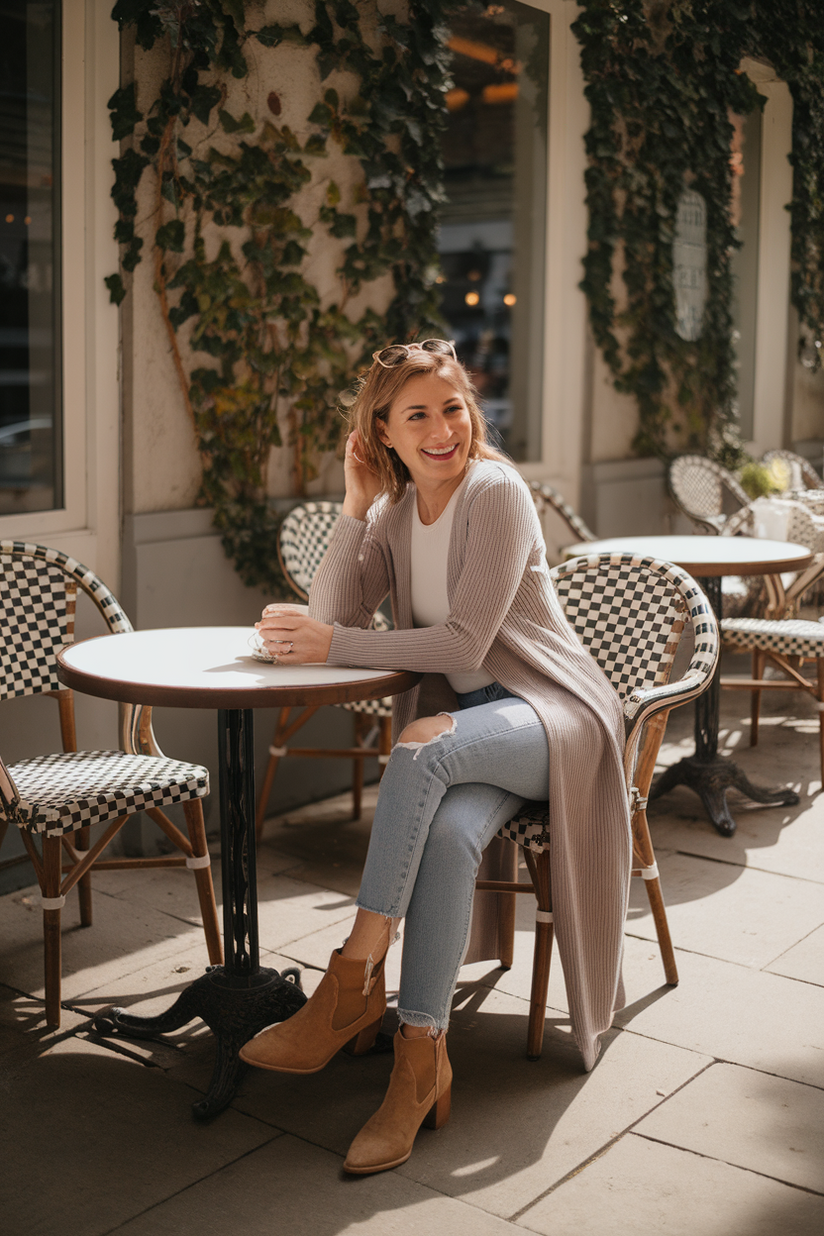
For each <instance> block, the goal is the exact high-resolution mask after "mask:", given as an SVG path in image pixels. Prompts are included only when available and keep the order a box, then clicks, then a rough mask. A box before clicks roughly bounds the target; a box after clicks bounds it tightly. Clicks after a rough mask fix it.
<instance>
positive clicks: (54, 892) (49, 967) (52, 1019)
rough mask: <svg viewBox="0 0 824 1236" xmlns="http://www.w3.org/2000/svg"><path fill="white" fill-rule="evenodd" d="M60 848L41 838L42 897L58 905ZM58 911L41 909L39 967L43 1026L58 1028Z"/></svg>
mask: <svg viewBox="0 0 824 1236" xmlns="http://www.w3.org/2000/svg"><path fill="white" fill-rule="evenodd" d="M62 856H63V846H62V843H61V841H60V838H59V837H47V836H45V834H44V836H43V883H42V885H41V893H42V895H43V897H45V898H49V899H50V900H52V901H56V902H59V901H60V880H61V868H62ZM60 916H61V911H60V909H59V908H58V909H46V908H45V907H44V909H43V965H44V980H45V987H46V1025H48V1026H54V1027H58V1026H59V1025H60V977H61V971H62V956H61V943H62V941H61V937H60Z"/></svg>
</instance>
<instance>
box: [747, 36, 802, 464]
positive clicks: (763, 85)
mask: <svg viewBox="0 0 824 1236" xmlns="http://www.w3.org/2000/svg"><path fill="white" fill-rule="evenodd" d="M741 67H742V68H743V69H744V70H745V72H746V74H747V76H748V77H749V78H750V80H751V81H753V82H754V83H755V85H756V86H757V87H758V91H759V94H762V95H765V96H766V99H767V102H766V104H765V105H764V112H763V119H762V122H761V177H760V185H759V195H760V201H759V213H758V292H757V299H756V318H755V388H754V389H755V398H754V401H753V430H752V433H753V440H752V442H751V443H750V444H749V446H750V449H751V450H752V452H753V454H756V455H760V454H762V453H763V452H764V451H766V450H770V449H772V448H775V447H781V446H783V445H784V423H785V404H786V401H787V365H788V363H789V362H790V361H791V360H792V358H791V357H790V356H789V349H788V330H787V314H788V312H789V300H790V246H791V234H790V214H789V211H788V210H787V209H786V205H787V203H788V202H789V201H790V200H791V199H792V193H793V171H792V167H791V165H790V162H789V159H788V158H787V156H788V155H789V153H790V151H791V150H792V141H793V103H792V95H791V94H790V91H789V87H788V86H787V84H786V82H783V81H780V80H779V78H778V77H777V76H776V74H775V71H774V69H772V68H771V67H770V66H769V65H766V64H763V63H761V62H760V61H756V60H749V59H746V60H744V61H743V62H742V66H741Z"/></svg>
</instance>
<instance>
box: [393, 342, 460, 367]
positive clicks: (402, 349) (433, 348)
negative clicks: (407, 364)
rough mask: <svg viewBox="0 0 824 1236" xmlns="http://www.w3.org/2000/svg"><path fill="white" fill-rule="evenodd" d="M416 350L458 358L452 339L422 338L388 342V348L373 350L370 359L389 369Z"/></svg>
mask: <svg viewBox="0 0 824 1236" xmlns="http://www.w3.org/2000/svg"><path fill="white" fill-rule="evenodd" d="M416 351H417V352H435V353H437V354H439V355H440V356H451V357H452V358H453V360H457V359H458V354H457V352H456V351H455V344H454V341H453V340H451V339H424V341H423V343H390V345H389V347H388V348H380V349H379V350H378V351H377V352H373V353H372V360H375V361H377V362H378V364H379V365H383V367H384V369H391V368H392V366H393V365H399V364H400V363H401V361H405V360H406V359H407V357H408V356H411V355H414V353H415V352H416Z"/></svg>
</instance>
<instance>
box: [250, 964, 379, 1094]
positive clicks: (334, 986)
mask: <svg viewBox="0 0 824 1236" xmlns="http://www.w3.org/2000/svg"><path fill="white" fill-rule="evenodd" d="M384 961H385V958H384V957H382V958H381V959H380V961H378V962H376V963H374V965H373V964H372V963H371V962H370V961H364V960H363V959H362V958H361V959H358V958H349V957H342V956H341V954H340V952H339V951H338V950H337V949H336V950H335V952H334V953H333V954H332V956H331V958H330V960H329V968H328V969H327V971H326V973H325V974H324V976H323V978H322V979H321V981H320V985H319V986H318V989H317V991H316V992H315V993H314V995H312V996H310V997H309V999H308V1000H307V1001H306V1003H305V1004H304V1005H303V1007H302V1008H300V1009H298V1011H297V1013H294V1014H293V1015H292V1016H291V1017H289V1018H287V1020H286V1021H280V1022H278V1023H277V1025H274V1026H269V1027H268V1028H267V1029H266V1030H261V1032H260V1034H256V1035H255V1037H254V1038H253V1039H250V1040H249V1042H248V1043H245V1044H244V1045H243V1047H242V1048H241V1049H240V1058H241V1060H245V1062H246V1063H247V1064H254V1065H255V1066H256V1067H257V1068H259V1069H273V1070H274V1071H275V1072H276V1073H317V1072H318V1071H319V1070H320V1069H322V1068H323V1067H324V1065H326V1064H328V1063H329V1061H330V1060H331V1059H332V1057H333V1056H334V1055H335V1053H336V1052H338V1051H340V1049H341V1048H342V1047H343V1048H346V1049H347V1050H348V1051H350V1052H351V1053H352V1054H353V1055H355V1056H359V1055H362V1054H363V1053H364V1052H367V1051H368V1050H369V1048H370V1047H371V1046H372V1044H373V1043H374V1041H375V1037H376V1035H377V1033H378V1030H379V1029H380V1025H381V1021H382V1019H383V1015H384V1013H385V1012H386V982H385V978H384Z"/></svg>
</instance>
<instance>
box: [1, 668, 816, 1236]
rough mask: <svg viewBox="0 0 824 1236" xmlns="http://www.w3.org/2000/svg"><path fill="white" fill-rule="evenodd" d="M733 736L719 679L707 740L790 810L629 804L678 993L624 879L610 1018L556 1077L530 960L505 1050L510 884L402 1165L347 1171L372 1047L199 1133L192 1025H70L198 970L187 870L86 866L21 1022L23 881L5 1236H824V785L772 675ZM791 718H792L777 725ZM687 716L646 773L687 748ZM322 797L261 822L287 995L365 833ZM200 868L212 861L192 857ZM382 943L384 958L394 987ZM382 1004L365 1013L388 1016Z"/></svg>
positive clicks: (805, 715)
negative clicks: (768, 689)
mask: <svg viewBox="0 0 824 1236" xmlns="http://www.w3.org/2000/svg"><path fill="white" fill-rule="evenodd" d="M766 704H767V708H768V710H769V711H768V712H767V715H766V717H765V719H764V721H763V722H762V731H761V741H760V745H759V747H758V748H756V749H750V748H749V747H748V746H747V745H746V744H747V742H748V728H749V727H748V722H747V721H746V720H745V719H744V718H745V713H746V707H747V705H746V700H745V697H744V696H743V695H738V694H737V693H725V697H724V703H723V714H722V722H723V730H722V740H723V741H724V742H725V744H726V747H725V749H726V750H727V751H728V752H733V751H734V752H735V754H736V758H738V759H739V760H740V763H741V764H742V765H743V767H744V768H745V769H746V770H747V772H748V773H749V774H750V775H751V776H753V777H755V778H757V779H759V780H761V781H762V782H764V783H771V782H774V783H776V784H778V783H791V784H793V785H794V786H795V787H796V788H797V789H798V791H799V793H800V795H801V803H800V805H799V806H798V807H793V808H774V807H767V808H758V809H752V808H748V807H745V806H744V805H743V804H740V803H739V804H737V819H738V831H737V833H736V835H735V836H734V837H733V838H731V839H726V838H722V837H720V836H718V835H717V834H716V833H715V832H714V831H713V830H712V829H711V827H710V826H709V825H708V824H707V823H706V822H705V820H704V819H703V816H702V813H701V809H700V806H699V804H698V801H697V799H696V798H695V797H694V796H693V795H692V794H691V793H690V792H689V791H687V790H678V791H676V792H674V793H673V794H672V795H670V796H669V797H668V799H666V800H665V801H664V802H663V803H658V804H654V805H653V808H652V810H651V821H652V828H653V835H654V839H655V843H656V849H657V854H658V860H659V864H660V868H661V875H662V881H663V886H664V893H665V897H666V899H667V904H668V912H669V920H670V927H671V930H672V935H673V939H674V941H675V944H676V949H677V959H678V965H679V969H680V975H681V982H680V985H679V986H678V987H677V988H669V987H666V986H664V985H663V972H662V969H661V965H660V961H659V957H658V951H657V946H656V944H655V942H654V941H655V937H654V931H653V929H652V924H651V920H650V916H649V914H648V913H647V911H646V909H645V895H644V891H643V888H642V887H641V882H640V881H635V882H634V883H635V884H636V885H637V887H636V888H634V890H633V899H632V905H631V909H630V914H629V918H628V922H627V949H626V965H625V977H626V986H627V998H628V1001H629V1003H628V1004H627V1007H626V1008H625V1009H624V1010H623V1011H622V1012H621V1013H620V1014H619V1015H618V1016H617V1017H616V1022H615V1026H614V1028H613V1030H612V1031H610V1033H609V1034H608V1035H607V1036H606V1042H605V1044H604V1050H603V1053H602V1056H601V1059H600V1061H599V1063H598V1065H597V1066H596V1068H595V1069H594V1070H593V1072H592V1073H590V1074H589V1075H587V1074H584V1073H583V1072H582V1071H581V1067H580V1059H579V1057H578V1054H577V1052H576V1050H575V1047H574V1045H573V1043H572V1042H571V1038H570V1032H569V1022H568V1016H567V1006H566V997H565V992H564V985H563V978H562V974H561V971H560V967H559V965H558V963H557V957H556V958H555V959H554V960H553V974H552V981H551V986H550V995H549V1006H548V1013H547V1032H546V1039H545V1043H544V1052H543V1056H542V1058H541V1060H540V1061H538V1062H537V1063H530V1062H528V1061H527V1060H526V1058H525V1054H524V1048H525V1036H526V1011H527V1007H528V991H529V981H530V973H531V947H532V931H531V925H530V919H531V917H532V903H531V898H528V897H523V898H519V902H520V903H521V904H520V907H519V922H518V936H517V949H516V957H515V964H514V965H513V967H512V969H511V970H509V971H508V972H506V973H504V972H502V971H501V970H500V969H497V968H495V967H494V966H493V965H492V964H491V963H489V964H484V965H476V966H471V967H465V968H464V970H463V971H462V975H461V983H460V987H459V989H458V993H457V996H456V1000H455V1010H454V1017H453V1024H452V1027H451V1030H450V1037H449V1047H450V1056H451V1058H452V1061H453V1064H454V1068H455V1084H454V1091H453V1108H452V1118H451V1120H450V1122H449V1124H448V1125H447V1126H446V1127H445V1128H444V1129H442V1130H441V1131H439V1132H437V1133H434V1132H430V1131H429V1130H425V1129H424V1130H422V1131H421V1133H420V1135H419V1137H418V1140H417V1143H416V1146H415V1150H414V1153H413V1156H412V1158H411V1159H410V1160H409V1162H408V1163H406V1164H404V1165H403V1166H402V1167H400V1168H398V1169H397V1170H395V1171H394V1172H387V1173H384V1174H382V1175H378V1176H373V1177H368V1178H348V1177H346V1176H344V1174H343V1172H342V1162H343V1156H344V1155H345V1153H346V1148H347V1146H348V1143H349V1141H350V1140H351V1138H352V1137H353V1135H354V1134H355V1133H356V1132H357V1130H358V1128H359V1127H360V1125H361V1124H362V1123H363V1122H364V1120H365V1119H366V1118H367V1117H368V1116H369V1115H370V1114H371V1112H372V1111H373V1110H374V1109H375V1107H376V1106H377V1105H378V1103H379V1102H380V1099H381V1096H382V1093H383V1090H384V1088H385V1085H386V1081H387V1078H388V1074H389V1071H390V1067H391V1056H388V1055H377V1056H372V1057H368V1058H361V1059H353V1058H350V1057H348V1056H339V1057H337V1058H336V1059H334V1060H333V1061H332V1063H331V1064H330V1065H329V1067H328V1068H327V1069H326V1070H324V1072H322V1073H320V1074H317V1075H315V1076H312V1077H285V1076H278V1075H276V1074H271V1073H263V1072H257V1071H254V1072H250V1073H249V1074H248V1075H247V1076H246V1078H245V1079H244V1082H243V1085H242V1090H241V1093H240V1094H239V1095H238V1097H237V1098H236V1100H235V1101H234V1103H233V1104H232V1107H231V1108H230V1109H229V1110H227V1111H226V1112H224V1113H223V1114H222V1115H220V1116H218V1117H217V1118H216V1119H215V1120H213V1121H212V1122H211V1123H208V1124H205V1125H203V1124H197V1123H195V1122H194V1121H193V1119H192V1118H191V1115H190V1104H191V1103H192V1102H193V1101H195V1100H196V1099H197V1097H198V1096H199V1094H201V1093H202V1092H203V1091H204V1089H205V1088H206V1086H207V1084H208V1080H209V1076H210V1070H211V1044H210V1036H209V1033H208V1031H206V1030H205V1029H204V1028H203V1027H202V1026H200V1025H198V1024H195V1025H193V1026H191V1027H189V1028H187V1029H186V1030H184V1031H182V1032H180V1033H178V1034H176V1035H174V1036H171V1037H170V1039H169V1041H168V1042H156V1043H155V1042H142V1043H138V1042H128V1041H126V1040H119V1041H117V1042H113V1041H111V1040H105V1039H101V1038H98V1037H96V1036H95V1035H94V1034H93V1033H92V1032H91V1029H90V1017H91V1016H92V1015H93V1014H94V1012H95V1011H96V1010H98V1009H100V1008H102V1007H104V1006H105V1005H107V1004H110V1003H113V1002H114V1003H118V1004H123V1005H128V1006H130V1007H132V1008H133V1009H135V1010H136V1011H140V1012H142V1013H146V1012H149V1011H154V1012H159V1011H160V1010H162V1009H163V1008H165V1007H167V1006H168V1004H169V1003H171V1000H172V998H173V997H174V995H175V994H176V993H177V992H178V991H180V990H181V989H182V988H183V987H184V986H185V985H186V984H187V983H188V982H189V981H190V980H191V979H192V978H193V977H196V976H197V974H198V973H199V972H200V971H201V969H202V967H203V966H204V965H205V946H204V944H203V939H202V935H201V933H200V931H199V928H198V925H197V924H198V917H197V902H196V898H195V894H194V887H193V881H191V878H190V876H189V874H188V873H187V872H185V871H167V872H154V873H146V872H134V871H124V872H112V873H101V875H99V876H97V877H96V880H95V889H96V896H95V925H94V926H93V927H92V928H90V929H81V928H80V927H79V926H78V916H77V907H76V902H75V901H74V899H73V898H70V900H69V904H68V905H67V908H66V910H65V912H64V924H65V932H64V958H63V971H64V980H63V1002H64V1013H63V1024H62V1026H61V1028H60V1030H59V1031H58V1032H57V1033H48V1032H47V1031H46V1030H45V1028H44V1025H43V1021H42V1000H43V989H42V978H41V969H42V953H41V936H40V913H39V907H38V899H37V892H36V889H34V888H29V889H24V890H22V891H20V892H17V893H13V894H10V895H8V896H6V897H3V898H0V984H2V986H0V1111H2V1122H1V1127H2V1160H3V1172H2V1177H3V1180H2V1185H0V1215H1V1216H2V1217H3V1224H2V1226H3V1230H4V1231H8V1232H9V1233H14V1234H15V1236H58V1233H59V1234H61V1236H62V1234H63V1233H70V1234H71V1236H104V1234H105V1233H114V1232H117V1233H122V1234H123V1236H165V1234H166V1233H169V1234H172V1233H174V1234H175V1236H188V1234H189V1233H192V1236H195V1234H197V1236H212V1234H214V1236H235V1233H238V1234H239V1233H243V1236H257V1234H258V1233H261V1234H263V1233H266V1234H267V1236H271V1233H284V1234H286V1236H292V1234H293V1233H294V1234H295V1236H303V1233H306V1234H307V1236H308V1234H310V1233H311V1234H312V1236H338V1234H339V1233H353V1234H357V1236H367V1234H369V1236H372V1234H373V1233H375V1234H378V1233H380V1234H385V1236H390V1234H391V1236H407V1234H409V1236H411V1234H418V1233H429V1232H433V1231H438V1232H442V1233H445V1234H446V1236H464V1234H466V1236H470V1234H471V1236H516V1234H517V1233H519V1232H537V1233H545V1234H546V1236H625V1234H626V1236H629V1234H630V1233H631V1234H632V1236H768V1234H769V1236H775V1234H776V1233H780V1234H781V1236H795V1234H799V1236H800V1234H802V1233H803V1234H805V1236H806V1234H812V1233H816V1234H817V1233H819V1232H821V1231H824V990H823V988H824V795H821V794H820V788H821V786H820V782H819V779H818V778H819V763H818V742H817V715H816V714H815V713H814V712H813V711H812V708H811V707H808V706H807V703H806V701H805V700H799V698H798V697H797V696H795V695H790V694H789V693H787V694H784V693H783V692H782V693H779V692H775V693H774V694H773V695H772V698H768V699H767V701H766ZM790 709H792V712H793V714H800V715H798V717H797V719H795V720H790V719H788V717H787V715H786V714H787V712H788V711H789V710H790ZM688 712H689V710H682V712H681V713H680V714H676V715H675V716H673V718H671V722H670V732H669V734H668V737H667V742H666V745H665V747H664V749H663V751H662V763H667V762H670V761H672V760H674V759H677V758H679V757H680V755H681V754H683V753H684V752H688V751H689V750H690V746H691V737H690V724H691V723H690V717H689V715H688ZM373 803H374V790H372V791H370V793H369V794H368V795H367V809H366V812H365V815H364V819H363V821H361V822H360V823H358V824H353V823H351V822H348V821H347V819H346V815H347V800H346V798H342V799H336V800H330V801H329V802H326V803H322V804H316V805H315V806H313V807H310V808H306V809H304V810H302V811H300V812H293V813H292V814H290V815H288V816H286V817H284V818H282V819H280V820H272V821H269V823H268V825H267V831H266V838H265V841H264V844H263V845H262V846H261V849H260V858H259V868H260V871H259V875H260V879H259V892H260V936H261V944H262V949H263V958H262V960H263V963H264V964H266V965H274V966H275V967H277V968H278V969H281V968H283V967H284V966H286V965H287V964H294V963H295V962H297V963H299V964H300V965H301V966H303V967H305V973H304V976H303V978H304V986H305V988H306V990H307V991H312V990H313V989H314V987H315V985H316V984H317V982H318V980H319V978H320V973H321V971H322V968H323V967H324V966H325V965H326V962H327V960H328V956H329V953H330V951H331V949H332V948H334V947H336V946H337V945H338V944H339V943H340V941H341V940H342V939H343V937H344V936H345V935H346V934H347V930H348V925H349V923H350V921H351V918H352V914H353V897H354V894H355V892H356V889H357V883H358V874H359V870H360V866H361V864H362V861H363V854H364V851H365V846H366V842H367V838H368V827H369V818H370V814H371V808H372V805H373ZM215 870H217V868H216V869H215ZM398 954H399V950H398V949H397V948H396V949H394V950H393V951H392V954H391V963H390V966H389V980H390V986H391V985H392V984H393V982H396V981H397V972H398V963H399V956H398ZM391 1017H392V1014H391V1011H390V1013H389V1014H388V1015H387V1028H391V1026H390V1024H389V1023H390V1022H391Z"/></svg>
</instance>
